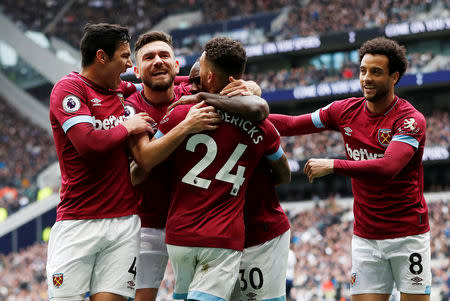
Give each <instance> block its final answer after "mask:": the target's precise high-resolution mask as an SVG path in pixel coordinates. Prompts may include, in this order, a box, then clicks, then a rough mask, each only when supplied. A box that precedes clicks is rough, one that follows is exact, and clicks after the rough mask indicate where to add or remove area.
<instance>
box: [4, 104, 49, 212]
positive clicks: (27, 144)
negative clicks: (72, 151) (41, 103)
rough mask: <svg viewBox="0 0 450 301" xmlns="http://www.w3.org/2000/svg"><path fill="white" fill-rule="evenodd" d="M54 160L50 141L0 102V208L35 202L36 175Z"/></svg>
mask: <svg viewBox="0 0 450 301" xmlns="http://www.w3.org/2000/svg"><path fill="white" fill-rule="evenodd" d="M55 160H56V152H55V147H54V145H53V138H52V137H51V136H50V135H49V134H48V133H47V132H46V131H45V130H43V129H41V128H40V127H37V126H35V125H33V124H32V123H30V122H29V121H28V120H26V118H24V117H23V116H21V115H20V114H19V113H18V112H16V111H15V110H14V109H13V108H12V107H10V106H8V105H7V104H6V103H5V102H3V100H1V99H0V209H1V208H3V209H6V211H7V212H8V214H10V213H13V212H15V211H17V210H18V209H20V208H21V207H23V206H26V205H27V204H28V203H29V202H30V201H34V200H35V199H36V194H37V187H36V176H37V175H38V174H39V172H40V171H41V170H42V169H43V168H45V167H46V166H48V165H49V164H50V163H52V162H54V161H55Z"/></svg>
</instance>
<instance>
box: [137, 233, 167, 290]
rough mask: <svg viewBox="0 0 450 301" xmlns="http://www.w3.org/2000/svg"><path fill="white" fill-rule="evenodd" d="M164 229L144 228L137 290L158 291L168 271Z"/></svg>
mask: <svg viewBox="0 0 450 301" xmlns="http://www.w3.org/2000/svg"><path fill="white" fill-rule="evenodd" d="M164 239H165V231H164V229H154V228H142V229H141V246H140V250H139V260H138V267H137V277H136V279H137V281H136V288H137V289H143V288H155V289H158V288H159V286H160V285H161V281H162V280H163V278H164V272H165V271H166V266H167V260H168V258H169V254H168V253H167V246H166V244H165V242H164Z"/></svg>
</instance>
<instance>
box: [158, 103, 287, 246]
mask: <svg viewBox="0 0 450 301" xmlns="http://www.w3.org/2000/svg"><path fill="white" fill-rule="evenodd" d="M190 107H191V105H188V106H178V107H176V108H175V109H174V110H173V111H172V112H171V113H170V114H169V115H167V116H166V117H164V118H163V120H162V121H161V122H160V126H159V130H158V132H157V133H156V134H155V137H156V138H158V137H161V136H163V135H164V134H166V133H168V132H169V131H170V129H172V128H173V127H174V126H176V125H177V124H178V123H179V122H181V121H182V120H183V119H184V118H185V116H186V115H187V113H188V111H189V109H190ZM218 113H219V114H220V115H221V117H222V120H223V122H222V123H221V125H220V126H219V128H218V129H217V130H215V131H204V132H201V133H197V134H194V135H189V136H188V137H187V138H186V139H185V141H183V143H181V145H180V146H179V147H178V148H177V149H176V150H175V151H174V153H173V154H172V156H171V157H170V160H172V166H173V168H172V175H173V177H172V181H174V182H173V183H172V184H173V186H174V191H173V193H172V198H171V205H170V209H169V215H168V218H167V224H166V243H168V244H171V245H178V246H191V247H211V248H225V249H235V250H242V249H243V246H244V232H245V231H244V230H245V228H244V220H243V210H242V209H243V206H244V200H245V190H246V186H247V182H248V179H249V178H250V175H251V174H252V172H253V170H254V169H255V167H256V165H257V163H258V162H259V161H260V160H261V159H263V157H265V158H266V159H268V160H273V161H274V160H278V159H279V158H280V157H281V156H282V155H283V151H282V149H281V147H280V136H279V134H278V132H277V131H276V130H275V128H274V126H273V125H272V124H271V123H270V122H269V121H263V122H261V123H255V122H251V121H248V120H245V119H242V118H241V117H238V116H235V115H232V114H230V113H227V112H220V111H218Z"/></svg>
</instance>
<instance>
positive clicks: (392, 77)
mask: <svg viewBox="0 0 450 301" xmlns="http://www.w3.org/2000/svg"><path fill="white" fill-rule="evenodd" d="M399 77H400V73H399V72H398V71H395V72H394V73H392V74H391V80H392V84H393V85H395V84H396V83H397V81H398V78H399Z"/></svg>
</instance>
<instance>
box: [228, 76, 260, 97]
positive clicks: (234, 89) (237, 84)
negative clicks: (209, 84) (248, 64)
mask: <svg viewBox="0 0 450 301" xmlns="http://www.w3.org/2000/svg"><path fill="white" fill-rule="evenodd" d="M229 80H230V83H229V84H228V85H226V86H225V88H223V89H222V91H220V95H227V96H228V97H233V96H236V95H242V96H246V95H258V96H261V88H260V87H259V86H258V84H257V83H255V82H254V81H245V80H242V79H237V80H236V79H234V77H232V76H230V77H229Z"/></svg>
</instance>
